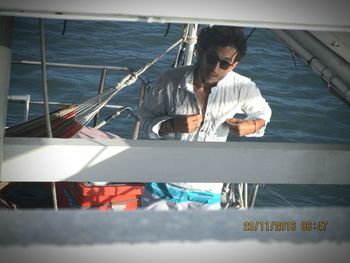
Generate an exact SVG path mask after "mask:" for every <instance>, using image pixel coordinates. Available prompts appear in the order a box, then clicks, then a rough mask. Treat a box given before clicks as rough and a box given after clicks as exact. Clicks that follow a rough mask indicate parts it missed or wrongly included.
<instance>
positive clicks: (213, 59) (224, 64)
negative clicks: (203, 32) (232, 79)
mask: <svg viewBox="0 0 350 263" xmlns="http://www.w3.org/2000/svg"><path fill="white" fill-rule="evenodd" d="M235 53H236V52H235ZM233 55H234V54H233ZM205 58H206V61H207V63H208V64H209V65H216V64H217V63H218V62H219V66H220V68H221V69H223V70H226V69H228V68H229V67H231V66H233V64H234V63H232V64H231V63H230V62H229V61H228V60H225V59H219V58H218V56H217V55H215V54H213V53H206V54H205Z"/></svg>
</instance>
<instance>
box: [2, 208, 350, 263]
mask: <svg viewBox="0 0 350 263" xmlns="http://www.w3.org/2000/svg"><path fill="white" fill-rule="evenodd" d="M349 216H350V211H349V208H299V209H298V208H293V209H291V208H280V209H276V208H275V209H271V208H270V209H268V208H265V209H258V208H257V209H254V210H248V211H237V210H230V211H229V210H226V211H219V212H213V211H182V212H181V213H180V212H178V213H176V212H168V213H167V212H154V211H142V210H139V211H135V212H129V213H120V212H111V213H103V212H100V211H81V210H69V211H61V212H54V211H40V210H36V211H33V210H29V211H7V212H6V213H2V215H1V217H0V224H1V226H3V228H2V230H1V235H0V254H1V259H2V260H3V262H6V263H12V262H14V263H22V262H23V263H31V262H35V263H37V262H53V263H55V262H59V263H62V262H99V261H101V259H103V262H199V261H200V262H230V263H231V262H237V261H238V262H254V263H256V262H260V261H261V259H264V262H265V261H266V262H271V263H275V262H276V263H277V262H278V263H279V262H293V263H299V262H300V263H301V262H302V263H304V262H317V263H323V262H327V263H328V262H332V263H333V262H346V260H344V259H346V258H347V257H348V254H349V249H350V230H349V227H348V224H349ZM305 222H306V223H305ZM305 224H307V225H305ZM4 226H5V227H4ZM293 226H294V227H295V228H294V227H293ZM288 229H289V230H288ZM245 230H247V231H245ZM165 259H166V260H165Z"/></svg>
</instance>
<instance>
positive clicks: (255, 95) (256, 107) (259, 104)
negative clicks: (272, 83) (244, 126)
mask: <svg viewBox="0 0 350 263" xmlns="http://www.w3.org/2000/svg"><path fill="white" fill-rule="evenodd" d="M244 90H245V92H244V96H243V97H244V99H243V102H242V104H241V108H242V110H243V112H244V113H245V114H246V115H247V118H246V119H247V120H255V119H263V120H264V121H265V126H264V127H262V128H261V129H260V130H258V131H257V132H255V133H252V134H249V135H247V137H262V136H264V134H265V128H266V125H267V123H269V122H270V119H271V115H272V111H271V108H270V106H269V104H268V103H267V101H266V100H265V99H264V98H263V97H262V95H261V92H260V90H259V89H258V88H257V87H256V85H255V83H254V82H250V83H249V84H247V86H246V87H245V89H244Z"/></svg>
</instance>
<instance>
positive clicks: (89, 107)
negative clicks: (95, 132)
mask: <svg viewBox="0 0 350 263" xmlns="http://www.w3.org/2000/svg"><path fill="white" fill-rule="evenodd" d="M181 42H183V39H179V40H178V41H176V42H175V43H174V44H173V45H171V46H170V47H169V48H168V49H166V50H165V51H164V52H163V53H160V54H159V55H158V56H157V57H156V58H155V59H153V60H152V61H151V62H149V63H147V64H146V65H144V66H143V67H142V68H140V69H139V70H138V71H136V72H132V73H130V74H128V75H127V76H125V77H124V78H123V79H122V80H121V81H120V82H119V83H118V84H117V85H116V86H115V87H113V88H111V89H109V90H107V91H105V92H104V93H102V94H101V95H99V96H96V97H94V98H92V99H90V100H88V101H86V102H84V103H83V104H80V105H78V107H77V111H76V121H77V122H78V123H80V124H82V125H86V124H87V123H88V122H90V120H91V119H92V118H93V117H94V116H95V115H96V113H97V112H99V111H100V109H101V108H103V107H104V106H105V105H106V104H107V103H108V101H110V100H111V99H112V98H113V96H114V95H115V94H116V93H118V92H119V91H121V90H122V89H123V88H125V87H127V86H130V85H132V84H133V83H135V82H136V81H137V79H138V77H139V76H140V75H141V74H143V73H144V72H145V71H146V70H147V69H148V68H149V67H151V66H152V65H153V64H155V63H156V62H158V61H159V60H160V59H161V58H163V57H164V56H165V54H167V53H168V52H169V51H171V50H172V49H173V48H174V47H176V46H177V45H179V44H180V43H181ZM88 112H89V113H88Z"/></svg>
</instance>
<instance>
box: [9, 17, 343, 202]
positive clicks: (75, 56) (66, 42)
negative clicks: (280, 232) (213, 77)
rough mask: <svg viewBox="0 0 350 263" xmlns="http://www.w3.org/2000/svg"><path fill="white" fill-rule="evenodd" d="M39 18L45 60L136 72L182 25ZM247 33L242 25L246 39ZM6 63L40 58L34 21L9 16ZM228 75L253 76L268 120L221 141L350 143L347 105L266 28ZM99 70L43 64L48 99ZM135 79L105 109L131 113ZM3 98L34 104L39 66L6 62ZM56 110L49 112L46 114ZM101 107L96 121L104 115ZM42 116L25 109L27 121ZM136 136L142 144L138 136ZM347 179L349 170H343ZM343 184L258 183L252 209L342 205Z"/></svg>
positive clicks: (19, 112)
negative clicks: (256, 130)
mask: <svg viewBox="0 0 350 263" xmlns="http://www.w3.org/2000/svg"><path fill="white" fill-rule="evenodd" d="M63 25H64V21H63V20H48V19H47V20H45V32H46V33H45V36H46V59H47V62H62V63H76V64H89V65H90V64H93V65H108V66H121V67H129V68H132V69H136V70H137V69H140V68H141V67H142V66H143V65H144V64H146V63H148V62H150V61H151V60H152V59H153V58H155V57H156V56H157V55H158V54H159V53H161V52H163V51H164V50H165V49H166V48H168V47H169V46H170V45H171V44H173V43H174V42H175V41H176V40H177V39H179V38H181V34H182V33H181V30H182V25H180V24H172V25H171V27H170V30H169V33H168V35H167V36H164V33H165V32H166V28H167V25H166V24H146V23H135V22H109V21H77V20H72V21H68V23H67V27H66V30H65V33H64V34H62V31H63ZM251 30H252V29H251V28H247V29H246V33H247V34H248V33H249V32H250V31H251ZM12 48H13V49H12V52H13V54H12V58H13V60H34V61H40V34H39V22H38V20H37V19H32V18H16V19H15V24H14V32H13V43H12ZM176 52H177V48H175V49H174V50H173V51H171V52H170V53H169V54H168V55H167V56H165V57H164V58H163V59H162V60H161V61H159V62H158V63H157V64H155V65H153V66H152V67H151V68H150V69H149V70H147V71H146V73H144V75H143V76H144V77H145V78H146V79H148V80H149V81H150V82H151V83H152V82H153V81H155V80H156V78H157V76H158V75H159V74H160V73H161V72H162V71H164V70H165V69H166V68H169V67H170V66H171V64H172V63H173V61H174V58H175V54H176ZM236 71H237V72H238V73H240V74H243V75H245V76H248V77H250V78H251V79H253V80H254V81H255V82H256V83H257V85H258V87H259V88H260V90H261V92H262V94H263V96H264V97H265V98H266V100H267V101H268V102H269V104H270V106H271V108H272V112H273V113H272V119H271V122H270V123H269V125H268V128H267V130H266V134H265V136H264V137H262V138H239V137H236V136H234V135H230V136H229V141H261V142H291V143H325V144H349V143H350V108H349V107H348V106H347V105H346V104H344V103H343V102H342V101H341V100H339V99H338V98H336V97H335V96H334V95H333V94H331V93H330V92H329V90H328V88H327V85H326V84H325V83H324V82H323V81H322V80H321V79H320V78H319V77H318V76H317V75H316V74H314V73H313V72H312V70H311V69H310V68H308V67H307V66H306V65H305V64H304V62H303V61H302V60H300V59H299V58H298V57H296V56H294V55H293V54H292V53H291V52H290V51H289V50H288V49H287V48H286V47H285V46H283V45H282V44H281V43H280V42H278V40H277V39H276V38H275V37H274V35H273V34H272V33H271V32H270V31H268V30H267V29H256V31H255V32H254V34H253V35H252V36H251V38H250V39H249V42H248V50H247V54H246V56H245V58H244V59H243V60H242V62H241V63H240V65H239V66H238V68H237V69H236ZM125 74H126V72H112V71H110V72H108V74H107V79H106V83H105V89H107V88H110V87H113V86H114V85H115V84H116V83H117V82H118V81H119V80H120V79H121V78H122V77H123V76H125ZM100 75H101V71H100V70H90V69H89V70H87V69H64V68H54V67H48V75H47V78H48V87H49V99H50V101H59V102H69V103H81V102H84V101H86V100H87V99H89V98H92V97H94V96H95V95H96V94H97V91H98V85H99V81H100ZM139 87H140V82H139V81H138V82H136V84H134V85H132V86H130V87H127V88H125V89H124V90H122V91H121V92H120V93H118V94H117V96H115V98H113V99H112V100H111V102H110V103H111V104H117V105H123V106H131V107H132V108H133V110H135V111H136V109H137V102H138V97H139ZM10 94H11V95H27V94H29V95H31V99H32V100H42V86H41V70H40V67H39V66H28V65H18V64H13V65H12V68H11V82H10ZM54 109H56V108H55V107H50V110H54ZM111 113H112V111H111V110H104V111H103V112H102V116H101V118H104V117H106V116H109V115H110V114H111ZM41 114H43V107H42V106H36V105H32V106H31V108H30V116H29V117H30V118H33V117H35V116H38V115H41ZM22 120H23V105H22V104H14V103H9V106H8V117H7V126H12V125H14V124H16V123H19V122H21V121H22ZM133 124H134V119H133V118H132V117H131V116H128V114H126V113H123V114H121V115H120V117H118V118H116V119H115V120H113V121H112V122H111V123H110V124H108V125H107V126H105V127H104V128H103V130H105V131H109V132H112V133H115V134H118V135H119V136H121V137H123V138H126V139H130V138H131V136H132V128H133ZM139 138H140V139H147V138H146V136H145V135H144V134H143V133H142V132H140V135H139ZM349 175H350V172H349ZM349 205H350V187H349V186H347V185H346V186H343V185H318V186H312V185H262V186H261V187H260V190H259V192H258V198H257V201H256V206H349Z"/></svg>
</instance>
